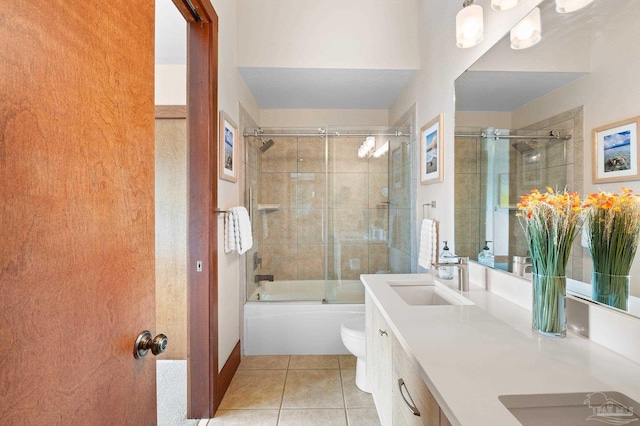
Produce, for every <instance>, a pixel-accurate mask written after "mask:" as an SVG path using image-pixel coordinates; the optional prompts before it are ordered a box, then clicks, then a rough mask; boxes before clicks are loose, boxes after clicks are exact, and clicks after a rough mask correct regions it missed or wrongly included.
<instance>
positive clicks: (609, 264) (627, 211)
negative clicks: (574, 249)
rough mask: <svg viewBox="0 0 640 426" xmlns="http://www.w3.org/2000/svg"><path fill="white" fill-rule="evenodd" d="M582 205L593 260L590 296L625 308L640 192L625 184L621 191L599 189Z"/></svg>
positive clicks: (639, 222)
mask: <svg viewBox="0 0 640 426" xmlns="http://www.w3.org/2000/svg"><path fill="white" fill-rule="evenodd" d="M584 207H585V209H586V210H587V225H586V232H587V240H588V242H589V251H590V252H591V260H592V261H593V272H594V278H593V279H592V291H593V294H592V296H593V299H594V300H597V301H600V302H603V303H607V304H608V305H611V306H615V307H618V308H621V309H625V308H626V306H627V302H628V292H629V289H628V286H627V276H628V275H629V270H630V269H631V263H632V262H633V259H634V257H635V255H636V250H637V248H638V242H639V241H640V195H636V194H634V193H633V191H632V190H630V189H628V188H625V187H623V188H622V194H615V193H610V192H604V191H600V192H598V193H594V194H589V196H588V197H587V200H586V202H585V204H584ZM598 274H600V275H598ZM617 282H621V283H622V284H620V285H618V284H616V283H617Z"/></svg>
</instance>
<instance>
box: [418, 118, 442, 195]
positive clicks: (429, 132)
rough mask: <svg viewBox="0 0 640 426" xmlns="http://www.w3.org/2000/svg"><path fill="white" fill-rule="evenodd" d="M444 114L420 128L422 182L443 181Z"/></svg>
mask: <svg viewBox="0 0 640 426" xmlns="http://www.w3.org/2000/svg"><path fill="white" fill-rule="evenodd" d="M442 145H443V137H442V114H438V116H437V117H436V118H434V119H433V120H431V121H430V122H428V123H427V124H425V125H424V126H422V128H421V129H420V183H421V184H429V183H436V182H442V181H443V179H444V173H443V170H442V167H443V164H444V162H443V150H442V148H443V147H442Z"/></svg>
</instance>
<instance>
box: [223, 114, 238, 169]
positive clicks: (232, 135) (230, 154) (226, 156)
mask: <svg viewBox="0 0 640 426" xmlns="http://www.w3.org/2000/svg"><path fill="white" fill-rule="evenodd" d="M219 145H220V154H219V156H220V179H225V180H228V181H231V182H236V181H237V180H238V164H237V162H236V160H237V152H238V126H236V125H235V123H234V122H233V121H231V119H230V118H229V116H228V115H227V114H225V112H224V111H220V140H219Z"/></svg>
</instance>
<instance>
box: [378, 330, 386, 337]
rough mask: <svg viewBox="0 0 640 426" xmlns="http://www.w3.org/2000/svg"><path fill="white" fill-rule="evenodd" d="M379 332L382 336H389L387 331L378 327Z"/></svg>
mask: <svg viewBox="0 0 640 426" xmlns="http://www.w3.org/2000/svg"><path fill="white" fill-rule="evenodd" d="M378 333H380V335H381V336H388V334H387V332H386V331H384V330H380V329H378Z"/></svg>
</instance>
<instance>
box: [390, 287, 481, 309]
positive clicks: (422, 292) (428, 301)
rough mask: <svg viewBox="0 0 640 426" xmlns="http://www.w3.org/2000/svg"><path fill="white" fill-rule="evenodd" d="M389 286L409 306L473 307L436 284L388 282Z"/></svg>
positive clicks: (471, 303) (449, 290)
mask: <svg viewBox="0 0 640 426" xmlns="http://www.w3.org/2000/svg"><path fill="white" fill-rule="evenodd" d="M389 286H391V288H392V289H393V291H395V292H396V294H398V296H400V298H401V299H402V300H403V301H404V302H405V303H406V304H407V305H411V306H434V305H473V304H474V303H473V302H471V301H470V300H468V299H466V298H465V297H462V296H461V295H460V294H458V293H456V292H455V291H453V290H451V289H449V288H448V287H446V286H444V285H442V284H440V283H437V282H432V283H427V282H416V281H407V282H402V281H389Z"/></svg>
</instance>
